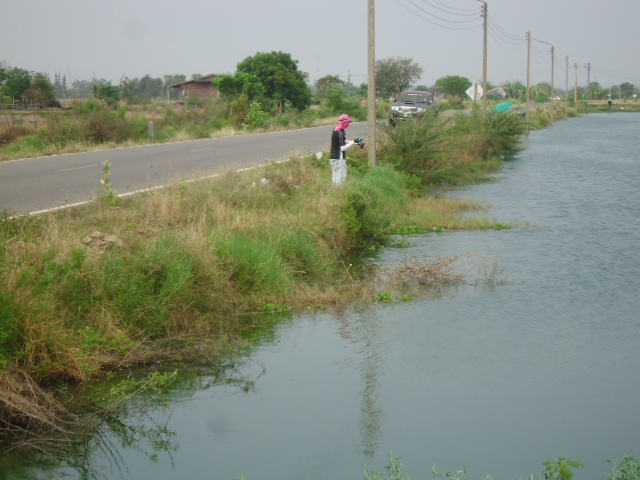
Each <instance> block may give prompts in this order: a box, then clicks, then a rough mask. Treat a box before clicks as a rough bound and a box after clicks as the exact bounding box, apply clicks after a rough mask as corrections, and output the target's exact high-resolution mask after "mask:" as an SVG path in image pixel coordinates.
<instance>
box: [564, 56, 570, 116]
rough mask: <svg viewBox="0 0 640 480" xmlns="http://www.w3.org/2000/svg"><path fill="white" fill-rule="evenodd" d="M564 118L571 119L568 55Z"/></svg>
mask: <svg viewBox="0 0 640 480" xmlns="http://www.w3.org/2000/svg"><path fill="white" fill-rule="evenodd" d="M564 118H565V120H566V119H567V118H569V55H567V76H566V79H565V83H564Z"/></svg>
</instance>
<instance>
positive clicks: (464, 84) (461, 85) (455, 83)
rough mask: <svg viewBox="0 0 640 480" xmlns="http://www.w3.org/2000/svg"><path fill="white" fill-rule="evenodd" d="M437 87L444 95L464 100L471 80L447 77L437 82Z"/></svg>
mask: <svg viewBox="0 0 640 480" xmlns="http://www.w3.org/2000/svg"><path fill="white" fill-rule="evenodd" d="M436 85H437V86H438V89H439V91H440V92H442V93H445V94H447V95H457V96H458V97H462V98H464V96H465V95H466V93H465V92H466V90H467V88H469V87H470V86H471V80H469V79H468V78H465V77H461V76H459V75H447V76H446V77H442V78H439V79H438V80H436Z"/></svg>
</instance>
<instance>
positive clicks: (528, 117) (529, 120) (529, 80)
mask: <svg viewBox="0 0 640 480" xmlns="http://www.w3.org/2000/svg"><path fill="white" fill-rule="evenodd" d="M530 129H531V30H529V31H528V32H527V135H529V130H530Z"/></svg>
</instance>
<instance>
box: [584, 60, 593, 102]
mask: <svg viewBox="0 0 640 480" xmlns="http://www.w3.org/2000/svg"><path fill="white" fill-rule="evenodd" d="M584 68H586V69H587V101H589V100H591V62H589V63H587V64H586V65H585V67H584Z"/></svg>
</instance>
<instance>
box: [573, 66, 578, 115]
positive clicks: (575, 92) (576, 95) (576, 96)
mask: <svg viewBox="0 0 640 480" xmlns="http://www.w3.org/2000/svg"><path fill="white" fill-rule="evenodd" d="M573 68H574V69H575V71H576V88H575V90H574V101H575V102H576V115H577V114H578V64H577V63H574V64H573Z"/></svg>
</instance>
